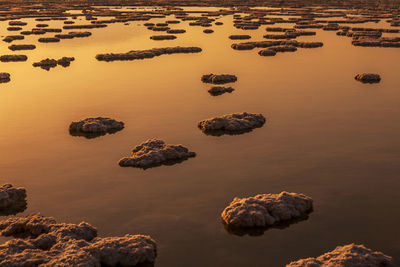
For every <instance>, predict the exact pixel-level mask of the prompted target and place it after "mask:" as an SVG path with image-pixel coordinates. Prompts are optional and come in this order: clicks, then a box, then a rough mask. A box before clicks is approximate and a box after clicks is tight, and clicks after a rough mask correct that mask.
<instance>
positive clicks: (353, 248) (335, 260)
mask: <svg viewBox="0 0 400 267" xmlns="http://www.w3.org/2000/svg"><path fill="white" fill-rule="evenodd" d="M309 266H313V267H314V266H315V267H322V266H336V267H347V266H349V267H350V266H369V267H374V266H376V267H378V266H386V267H394V266H395V265H394V262H393V258H392V257H390V256H387V255H385V254H383V253H382V252H379V251H373V250H371V249H369V248H367V247H365V246H364V245H356V244H349V245H345V246H338V247H336V248H335V249H334V250H332V251H330V252H327V253H325V254H323V255H321V256H319V257H317V258H307V259H301V260H298V261H294V262H291V263H289V264H288V265H286V267H309Z"/></svg>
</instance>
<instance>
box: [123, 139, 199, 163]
mask: <svg viewBox="0 0 400 267" xmlns="http://www.w3.org/2000/svg"><path fill="white" fill-rule="evenodd" d="M195 156H196V153H195V152H192V151H189V149H187V148H186V147H184V146H182V145H168V144H166V143H165V142H164V141H162V140H159V139H150V140H147V141H145V142H143V143H141V144H140V145H138V146H136V147H134V148H133V149H132V154H131V156H130V157H125V158H122V159H120V160H119V165H120V166H121V167H137V168H143V169H146V168H151V167H156V166H160V165H172V164H176V163H180V162H182V161H184V160H187V159H188V158H191V157H195Z"/></svg>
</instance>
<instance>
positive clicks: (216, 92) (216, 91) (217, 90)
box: [208, 86, 235, 96]
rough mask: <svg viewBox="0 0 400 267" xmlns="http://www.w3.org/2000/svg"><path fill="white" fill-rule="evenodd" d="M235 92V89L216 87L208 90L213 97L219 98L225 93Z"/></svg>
mask: <svg viewBox="0 0 400 267" xmlns="http://www.w3.org/2000/svg"><path fill="white" fill-rule="evenodd" d="M234 90H235V89H233V88H232V87H224V86H214V87H211V89H210V90H208V92H209V93H210V94H211V95H213V96H218V95H222V94H225V93H232V92H233V91H234Z"/></svg>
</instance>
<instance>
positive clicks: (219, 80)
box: [201, 73, 237, 84]
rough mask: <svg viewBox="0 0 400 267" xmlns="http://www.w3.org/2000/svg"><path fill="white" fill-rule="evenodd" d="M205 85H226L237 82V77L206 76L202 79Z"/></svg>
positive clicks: (224, 75) (222, 75) (227, 75)
mask: <svg viewBox="0 0 400 267" xmlns="http://www.w3.org/2000/svg"><path fill="white" fill-rule="evenodd" d="M201 81H202V82H203V83H212V84H224V83H233V82H236V81H237V77H236V76H235V75H231V74H212V73H211V74H205V75H203V76H202V77H201Z"/></svg>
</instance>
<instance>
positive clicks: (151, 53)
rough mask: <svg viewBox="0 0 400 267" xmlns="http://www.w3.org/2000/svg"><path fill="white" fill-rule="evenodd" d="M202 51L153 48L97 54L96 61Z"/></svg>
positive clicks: (180, 48)
mask: <svg viewBox="0 0 400 267" xmlns="http://www.w3.org/2000/svg"><path fill="white" fill-rule="evenodd" d="M201 51H202V49H201V48H200V47H180V46H177V47H166V48H153V49H149V50H137V51H129V52H127V53H120V54H112V53H111V54H98V55H96V59H97V60H99V61H107V62H109V61H115V60H136V59H145V58H153V57H156V56H161V55H170V54H178V53H199V52H201Z"/></svg>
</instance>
